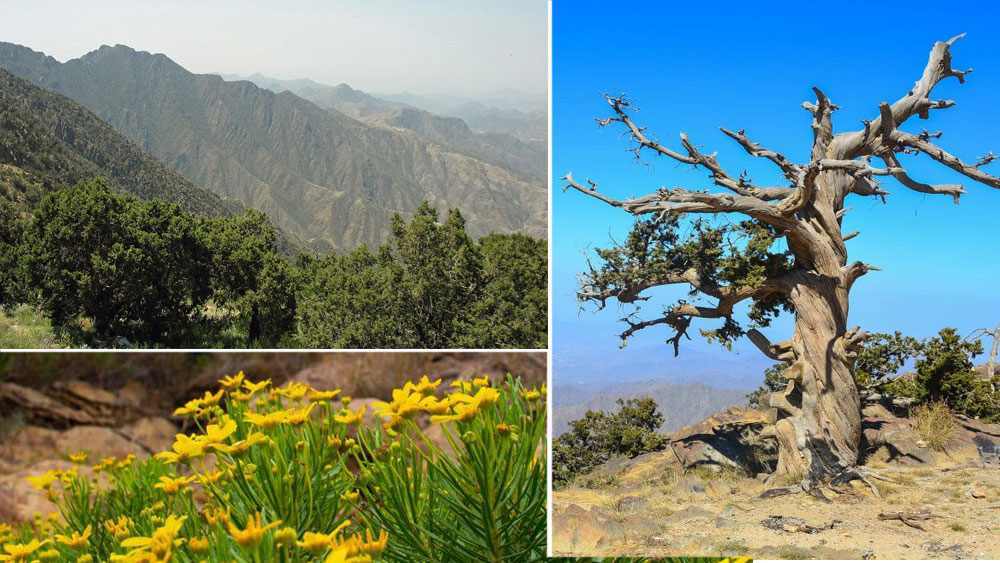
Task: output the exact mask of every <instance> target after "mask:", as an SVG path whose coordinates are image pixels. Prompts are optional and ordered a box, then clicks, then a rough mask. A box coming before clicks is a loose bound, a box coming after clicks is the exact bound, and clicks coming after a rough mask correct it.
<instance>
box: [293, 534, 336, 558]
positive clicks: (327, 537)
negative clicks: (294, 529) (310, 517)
mask: <svg viewBox="0 0 1000 563" xmlns="http://www.w3.org/2000/svg"><path fill="white" fill-rule="evenodd" d="M332 543H333V534H320V533H318V532H306V533H305V534H303V536H302V540H301V541H298V542H296V545H298V546H299V547H301V548H302V549H304V550H306V551H311V552H313V553H321V552H324V551H326V550H327V549H330V545H331V544H332Z"/></svg>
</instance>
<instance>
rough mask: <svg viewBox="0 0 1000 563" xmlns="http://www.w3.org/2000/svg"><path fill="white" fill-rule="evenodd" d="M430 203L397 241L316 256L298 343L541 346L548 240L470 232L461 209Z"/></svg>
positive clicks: (399, 230) (395, 231)
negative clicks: (443, 211)
mask: <svg viewBox="0 0 1000 563" xmlns="http://www.w3.org/2000/svg"><path fill="white" fill-rule="evenodd" d="M438 219H439V218H438V214H437V211H435V210H434V209H433V208H432V207H430V205H428V204H426V203H424V204H423V205H421V206H420V208H419V209H417V211H416V213H415V214H414V216H413V218H412V219H411V220H410V222H408V223H407V222H405V221H403V219H402V218H401V217H399V216H398V215H397V216H396V217H395V218H394V219H393V227H392V239H391V240H390V241H389V242H388V243H386V244H385V245H383V246H382V247H380V248H379V249H378V250H377V251H375V252H372V251H370V250H369V249H368V248H366V247H361V248H359V249H357V250H355V251H354V252H352V253H350V254H347V255H342V256H338V255H330V256H327V257H324V258H322V259H320V260H316V261H314V262H312V263H310V264H309V265H308V266H307V268H306V270H305V272H304V273H303V279H304V282H303V287H302V289H301V290H300V294H299V302H298V309H299V319H300V323H299V333H298V337H297V338H298V342H299V343H300V344H301V345H303V346H305V347H337V348H454V347H467V348H514V347H517V348H529V347H533V348H541V347H544V346H545V341H546V340H545V339H546V332H547V331H546V328H547V313H546V277H547V275H546V248H545V243H544V241H540V240H535V239H532V238H530V237H526V236H524V235H491V236H488V237H485V238H484V239H482V240H480V241H478V242H477V241H474V240H472V239H471V238H470V237H469V235H468V234H467V233H466V231H465V221H464V219H463V218H462V215H461V213H459V212H458V211H457V210H452V211H451V212H449V213H448V217H447V219H446V220H445V221H444V222H443V223H440V222H439V221H438Z"/></svg>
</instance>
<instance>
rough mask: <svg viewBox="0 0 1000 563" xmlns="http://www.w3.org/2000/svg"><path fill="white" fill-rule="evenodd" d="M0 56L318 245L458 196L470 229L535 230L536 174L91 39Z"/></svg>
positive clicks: (539, 195) (542, 215) (335, 243)
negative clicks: (72, 46) (60, 52)
mask: <svg viewBox="0 0 1000 563" xmlns="http://www.w3.org/2000/svg"><path fill="white" fill-rule="evenodd" d="M0 67H4V68H6V69H8V70H9V71H10V72H12V73H13V74H15V75H18V76H20V77H22V78H25V79H28V80H30V81H32V82H33V83H35V84H36V85H38V86H41V87H43V88H47V89H50V90H53V91H55V92H58V93H61V94H63V95H66V96H68V97H70V98H72V99H74V100H76V101H77V102H79V103H81V104H82V105H84V106H86V107H87V108H88V109H90V110H91V111H93V112H94V113H96V114H97V115H98V116H99V117H100V118H102V119H103V120H105V121H106V122H108V123H109V124H110V125H112V126H113V127H114V128H115V129H117V130H118V131H120V132H122V133H124V134H125V135H126V136H127V137H129V138H131V139H132V140H134V141H135V142H136V143H138V144H139V145H140V146H141V147H142V148H143V149H145V150H146V151H147V152H149V153H150V154H152V155H153V156H155V157H156V158H158V159H160V160H161V161H162V162H163V163H165V164H166V165H168V166H170V167H172V168H173V169H175V170H176V171H178V172H180V173H181V174H182V175H183V176H185V177H186V178H188V179H189V180H191V181H192V182H194V183H195V184H197V185H201V186H204V187H206V188H208V189H210V190H211V191H213V192H215V193H216V194H219V195H221V196H224V197H227V198H232V199H235V200H237V201H239V202H241V203H243V204H244V205H247V206H249V207H254V208H257V209H260V210H262V211H264V212H265V213H267V214H268V215H269V216H270V217H271V218H272V220H273V221H274V222H275V223H276V224H277V225H278V226H279V227H281V228H283V229H284V230H286V231H288V232H290V233H291V234H293V235H296V236H297V237H298V238H301V239H303V240H305V241H307V242H308V243H310V244H311V245H312V246H313V247H314V248H317V249H321V250H323V249H330V248H350V247H354V246H357V245H358V244H362V243H367V244H377V243H380V242H381V241H383V240H384V239H385V237H386V236H387V235H388V226H389V220H390V218H391V216H392V215H393V214H394V213H397V212H398V213H403V214H408V213H410V212H412V211H413V210H415V209H416V207H417V206H418V205H419V203H420V202H421V201H423V200H429V201H430V202H431V203H432V204H433V205H436V206H437V207H438V208H440V209H443V208H446V207H457V208H459V209H460V210H461V211H462V213H463V215H464V216H465V217H466V219H467V221H468V226H469V230H470V232H472V233H473V234H474V235H481V234H485V233H488V232H510V231H525V232H528V233H530V234H533V235H536V236H544V235H545V233H546V215H547V213H546V201H547V197H546V183H545V182H544V181H537V180H529V179H526V178H524V177H523V176H520V175H517V174H514V173H512V172H510V171H509V170H507V169H506V168H504V167H501V166H496V165H493V164H490V163H487V162H484V161H482V160H479V159H476V158H472V157H470V156H467V155H465V154H460V153H457V152H455V151H453V150H449V149H448V148H447V147H443V146H442V145H440V144H435V143H431V142H429V141H426V140H425V139H423V138H421V137H419V136H417V135H415V134H409V133H404V132H399V131H395V130H392V129H389V128H385V127H374V126H371V125H369V124H365V123H362V122H360V121H358V120H356V119H353V118H351V117H348V116H347V115H344V114H342V113H340V112H338V111H331V110H328V109H323V108H320V107H319V106H317V105H316V104H314V103H312V102H309V101H307V100H305V99H303V98H301V97H299V96H296V95H294V94H291V93H289V92H285V93H282V94H276V93H274V92H271V91H269V90H265V89H261V88H258V87H257V86H255V85H253V84H251V83H250V82H245V81H240V82H226V81H224V80H222V78H220V77H219V76H216V75H197V74H192V73H190V72H188V71H187V70H185V69H184V68H182V67H181V66H179V65H178V64H176V63H175V62H173V61H172V60H170V59H169V58H167V57H166V56H164V55H162V54H156V55H153V54H149V53H146V52H137V51H135V50H133V49H130V48H128V47H124V46H116V47H107V46H104V47H101V48H100V49H98V50H96V51H93V52H91V53H88V54H87V55H84V56H83V57H80V58H78V59H73V60H70V61H67V62H66V63H59V62H58V61H56V60H55V59H53V58H51V57H47V56H45V55H44V54H42V53H38V52H35V51H32V50H30V49H28V48H25V47H21V46H18V45H13V44H9V43H0Z"/></svg>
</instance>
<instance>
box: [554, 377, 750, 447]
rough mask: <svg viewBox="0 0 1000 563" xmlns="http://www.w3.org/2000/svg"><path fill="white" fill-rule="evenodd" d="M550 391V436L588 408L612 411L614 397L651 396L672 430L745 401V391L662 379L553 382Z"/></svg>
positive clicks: (665, 422) (668, 430)
mask: <svg viewBox="0 0 1000 563" xmlns="http://www.w3.org/2000/svg"><path fill="white" fill-rule="evenodd" d="M553 387H554V390H553V393H552V435H553V436H554V437H556V436H559V435H560V434H562V433H564V432H566V431H567V430H569V428H570V425H569V423H570V422H571V421H573V420H576V419H579V418H582V417H583V415H584V414H586V412H587V411H588V410H594V411H596V410H604V411H611V410H615V409H616V407H617V405H616V401H617V400H618V399H632V398H641V397H651V398H653V400H654V401H656V404H657V406H658V407H659V410H660V412H661V413H663V416H664V423H663V426H662V427H661V428H660V431H662V432H672V431H674V430H677V429H679V428H682V427H684V426H688V425H690V424H694V423H695V422H698V421H700V420H702V419H704V418H705V417H707V416H709V415H711V414H712V413H715V412H718V411H720V410H723V409H725V408H727V407H730V406H732V405H738V404H745V403H746V394H747V393H749V390H741V389H724V388H719V387H712V386H709V385H705V384H703V383H698V382H693V383H674V382H669V381H663V380H649V381H635V382H628V383H616V384H610V385H603V386H596V385H595V386H591V385H580V384H559V383H555V384H554V386H553Z"/></svg>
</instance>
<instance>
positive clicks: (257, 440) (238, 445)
mask: <svg viewBox="0 0 1000 563" xmlns="http://www.w3.org/2000/svg"><path fill="white" fill-rule="evenodd" d="M268 440H269V438H268V437H267V436H265V435H264V434H262V433H260V432H254V433H253V434H250V435H249V436H247V437H246V438H244V439H242V440H240V441H238V442H235V443H233V444H232V445H230V446H226V445H219V446H216V447H217V449H220V450H222V451H223V452H225V453H227V454H229V455H239V454H241V453H243V452H245V451H247V450H249V449H250V448H252V447H253V446H256V445H257V444H261V443H264V442H267V441H268Z"/></svg>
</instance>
